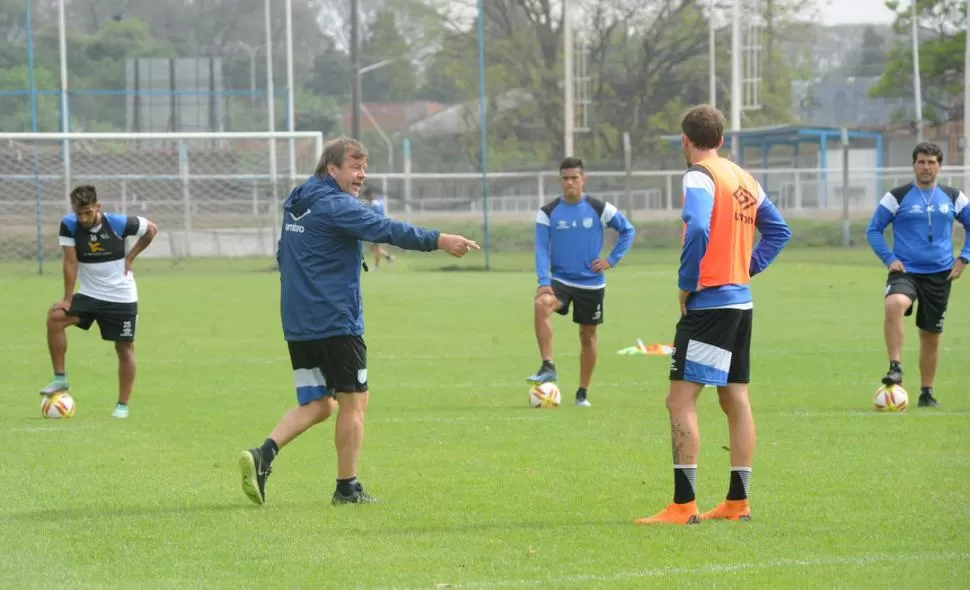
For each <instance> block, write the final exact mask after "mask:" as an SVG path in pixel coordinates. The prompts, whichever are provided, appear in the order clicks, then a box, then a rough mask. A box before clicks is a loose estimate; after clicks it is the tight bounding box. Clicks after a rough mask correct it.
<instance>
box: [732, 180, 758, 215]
mask: <svg viewBox="0 0 970 590" xmlns="http://www.w3.org/2000/svg"><path fill="white" fill-rule="evenodd" d="M734 200H736V201H737V202H738V205H739V206H740V207H741V210H742V211H744V210H747V209H750V208H751V207H753V206H754V204H755V202H756V200H757V199H755V198H754V195H752V194H751V193H750V192H748V189H746V188H744V187H743V186H739V187H738V190H736V191H734Z"/></svg>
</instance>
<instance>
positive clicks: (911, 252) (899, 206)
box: [866, 183, 970, 274]
mask: <svg viewBox="0 0 970 590" xmlns="http://www.w3.org/2000/svg"><path fill="white" fill-rule="evenodd" d="M968 204H970V201H968V200H967V196H966V195H964V194H963V192H962V191H960V190H958V189H955V188H953V187H949V186H945V185H942V184H938V185H936V186H934V187H933V188H932V189H921V188H920V187H918V186H916V184H915V183H909V184H906V185H903V186H899V187H896V188H894V189H892V190H891V191H889V192H888V193H886V194H885V196H883V198H882V200H881V201H879V206H878V207H876V210H875V212H874V213H873V214H872V219H871V220H870V221H869V227H868V228H866V239H867V240H869V245H870V246H871V247H872V251H873V252H875V253H876V256H878V257H879V260H881V261H882V263H883V264H885V265H886V266H889V265H890V264H892V263H893V262H895V261H896V260H899V261H900V262H902V263H903V266H904V267H905V268H906V271H907V272H912V273H917V274H930V273H936V272H943V271H946V270H950V268H952V267H953V263H954V257H953V222H954V220H956V221H959V222H960V223H961V224H962V225H963V228H964V239H963V250H961V251H960V255H961V256H966V257H968V258H970V207H968V206H967V205H968ZM889 224H892V226H893V246H892V248H891V249H890V247H889V245H888V244H887V243H886V238H885V237H884V235H883V232H884V231H885V229H886V226H887V225H889Z"/></svg>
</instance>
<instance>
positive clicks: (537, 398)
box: [529, 381, 562, 408]
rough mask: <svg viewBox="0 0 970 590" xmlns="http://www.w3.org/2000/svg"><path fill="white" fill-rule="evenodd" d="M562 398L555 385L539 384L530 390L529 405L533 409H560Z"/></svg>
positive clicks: (549, 383)
mask: <svg viewBox="0 0 970 590" xmlns="http://www.w3.org/2000/svg"><path fill="white" fill-rule="evenodd" d="M560 401H562V396H561V395H560V393H559V388H558V387H556V384H555V383H552V382H551V381H550V382H547V383H539V384H538V385H533V386H532V389H530V390H529V405H530V406H531V407H533V408H558V407H559V402H560Z"/></svg>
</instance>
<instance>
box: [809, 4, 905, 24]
mask: <svg viewBox="0 0 970 590" xmlns="http://www.w3.org/2000/svg"><path fill="white" fill-rule="evenodd" d="M823 2H824V3H827V6H825V7H824V8H822V20H823V22H824V23H825V24H829V25H835V24H848V23H891V22H893V13H892V12H890V11H889V9H888V8H886V2H885V1H884V0H823ZM903 4H907V3H906V2H905V1H904V2H903Z"/></svg>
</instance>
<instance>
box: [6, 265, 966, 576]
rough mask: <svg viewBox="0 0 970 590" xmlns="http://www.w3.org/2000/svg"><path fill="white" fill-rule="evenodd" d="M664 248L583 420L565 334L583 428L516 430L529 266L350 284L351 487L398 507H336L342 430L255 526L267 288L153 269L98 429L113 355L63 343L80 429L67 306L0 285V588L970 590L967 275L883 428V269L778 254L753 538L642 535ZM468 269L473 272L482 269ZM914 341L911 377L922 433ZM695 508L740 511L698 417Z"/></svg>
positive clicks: (14, 283) (665, 468)
mask: <svg viewBox="0 0 970 590" xmlns="http://www.w3.org/2000/svg"><path fill="white" fill-rule="evenodd" d="M676 260H677V252H675V251H673V250H643V249H639V250H635V251H633V252H632V253H631V254H630V255H629V256H628V258H627V260H626V261H625V262H624V264H623V265H621V266H620V267H618V268H616V269H614V270H612V271H610V273H609V287H608V290H607V298H606V305H605V318H606V324H605V325H604V326H603V327H602V328H601V331H600V336H599V347H600V361H599V365H598V367H597V369H596V374H595V376H594V383H593V387H592V388H591V390H590V400H591V402H592V403H593V406H592V407H591V408H586V409H583V408H577V407H575V406H573V405H571V403H569V402H571V399H572V393H573V391H574V389H575V385H576V376H577V371H578V359H577V353H578V338H577V331H576V328H575V326H574V325H573V324H571V323H570V321H569V320H567V319H563V318H557V320H556V322H555V330H556V350H557V355H556V357H557V358H556V360H557V364H558V365H559V368H560V386H561V387H562V389H563V393H564V399H565V400H566V401H567V403H566V404H564V405H563V406H562V407H561V408H559V409H557V410H532V409H529V408H528V407H527V390H528V388H527V385H526V384H525V382H524V378H525V376H527V375H529V374H530V373H531V372H533V371H534V370H535V368H536V367H537V363H538V358H537V352H536V348H535V342H534V337H533V333H532V307H531V301H532V295H533V293H534V289H535V281H534V276H533V275H532V273H531V272H529V266H530V260H529V258H528V256H526V255H514V254H497V255H495V256H494V257H493V259H492V261H493V263H494V266H495V269H496V272H492V273H484V272H441V268H442V267H450V266H451V265H452V261H451V259H449V258H448V257H446V256H445V255H444V254H441V253H434V254H409V255H406V256H403V257H402V259H401V260H399V262H398V263H397V264H396V265H395V266H393V267H391V268H389V269H382V270H381V272H379V273H369V274H367V275H365V276H364V279H363V284H364V297H365V304H366V321H367V341H368V344H369V357H370V370H369V380H370V383H371V387H372V396H371V402H370V413H369V415H368V421H367V432H366V437H365V441H364V452H363V457H362V466H361V472H360V477H361V479H362V481H363V482H364V484H365V485H366V486H367V488H368V490H369V491H370V492H371V493H373V494H374V495H376V496H378V497H379V498H380V499H381V500H382V503H381V504H379V505H373V506H359V507H358V506H344V507H332V506H331V505H330V504H329V500H330V494H331V493H332V490H333V485H334V477H335V470H336V466H335V462H336V459H335V455H334V451H333V443H332V437H333V426H332V423H325V424H323V425H320V426H318V427H317V428H315V429H313V430H311V431H310V432H309V433H307V434H306V435H304V437H302V438H300V439H298V440H297V441H296V442H294V443H293V444H292V445H290V446H289V447H287V448H285V449H284V450H283V451H282V452H281V454H280V456H279V458H278V459H277V461H276V462H275V464H274V472H273V475H272V477H271V478H270V480H269V486H268V492H267V494H268V502H267V504H266V505H265V506H263V507H257V506H254V505H252V504H251V503H250V502H249V501H248V500H247V499H246V498H245V496H244V495H243V493H242V491H241V490H240V487H239V481H238V473H237V470H236V462H235V458H236V455H237V453H238V452H239V451H240V450H241V449H244V448H246V447H249V446H253V445H256V444H258V443H260V442H261V441H262V440H263V438H265V436H266V435H267V433H268V432H269V431H270V429H271V428H272V427H273V425H274V424H275V423H276V421H277V420H278V419H279V417H280V416H281V415H282V414H283V412H284V411H285V410H286V409H287V408H288V407H290V406H291V405H292V404H293V403H294V399H295V398H294V394H293V388H292V377H291V371H290V368H289V365H288V357H287V354H286V348H285V345H284V343H283V342H282V338H281V331H280V326H279V313H278V309H279V300H278V289H279V278H278V275H277V274H276V273H275V272H270V271H269V268H268V267H269V264H268V261H238V262H231V263H228V264H226V265H217V264H215V263H212V262H194V261H193V262H190V263H187V264H180V265H178V266H176V267H172V266H171V265H170V264H168V263H161V262H147V261H146V262H145V263H144V264H142V265H141V266H140V267H138V268H137V269H136V272H137V275H138V281H139V290H140V294H141V303H140V306H141V307H140V312H141V315H140V323H139V326H138V342H139V344H138V355H139V362H140V372H139V375H138V381H137V383H136V388H135V393H134V396H133V398H132V406H131V417H130V418H129V419H128V420H127V421H120V420H115V419H112V418H111V417H110V414H111V410H112V407H113V403H114V401H115V396H116V364H115V359H114V356H113V351H112V349H111V347H110V345H108V344H107V343H103V342H101V341H100V338H99V336H98V334H97V332H96V329H95V331H94V332H93V333H83V332H81V331H79V330H77V329H72V331H71V332H70V333H69V342H70V348H69V352H68V370H69V376H70V379H71V383H72V393H73V395H74V396H75V399H76V400H77V403H78V410H77V414H76V416H75V417H74V418H73V419H71V420H62V421H47V420H42V419H41V418H40V417H39V404H40V400H39V396H38V395H37V393H36V392H37V390H38V388H39V387H41V386H42V385H44V384H45V383H46V382H47V380H48V379H49V377H50V366H49V361H48V357H47V351H46V345H45V340H44V315H45V312H46V309H47V307H48V306H49V305H50V303H51V302H52V301H53V300H54V299H56V298H57V297H58V295H59V293H60V291H61V285H60V277H59V273H58V267H57V266H56V264H55V265H54V266H51V267H50V271H49V273H48V274H47V275H45V276H43V277H36V276H29V275H27V274H26V273H25V272H22V270H14V271H13V272H0V277H3V278H0V290H2V294H3V295H2V301H3V305H2V309H0V322H2V325H3V326H4V328H5V337H4V338H3V340H2V341H0V359H2V367H3V380H2V383H3V385H2V388H0V403H2V407H3V408H4V410H3V412H2V414H0V429H2V432H3V434H4V436H3V441H4V444H3V447H4V458H3V462H2V472H3V486H2V488H3V492H4V493H3V500H4V501H3V502H2V504H0V588H42V587H43V588H46V587H49V588H284V587H286V588H289V587H301V588H324V587H362V588H435V587H462V588H517V587H535V586H542V587H550V588H645V587H663V588H670V587H678V588H681V587H682V588H710V587H726V588H824V589H826V590H828V589H831V588H930V587H932V588H965V587H966V586H965V584H966V580H967V577H968V575H970V542H968V533H967V530H968V528H970V504H968V502H967V500H966V496H965V493H966V490H967V489H968V486H970V396H968V395H967V394H968V389H967V384H966V381H964V379H965V376H966V351H967V350H968V348H970V305H968V304H967V303H968V301H970V277H966V278H964V279H963V280H962V281H961V282H959V283H958V284H957V285H955V287H954V291H953V296H952V299H951V305H950V311H949V313H948V314H947V332H946V334H945V336H944V341H943V351H942V358H941V368H940V373H939V377H938V379H937V384H936V395H937V398H938V399H939V400H940V402H941V404H942V407H941V408H940V409H938V410H925V409H919V408H916V407H912V408H911V409H910V410H909V411H907V412H906V413H904V414H879V413H876V412H875V411H873V410H872V406H871V398H872V393H873V391H874V390H875V388H876V386H877V384H878V378H879V376H881V374H882V373H883V372H884V371H885V368H886V367H885V364H886V362H885V353H884V351H883V344H882V309H881V300H882V285H883V280H884V272H883V270H881V269H880V267H879V265H878V262H877V261H876V260H875V258H874V257H873V256H872V255H871V253H869V252H867V251H862V250H852V251H838V250H821V249H819V250H815V249H807V248H806V249H792V250H789V251H788V252H786V253H784V254H783V255H782V256H781V258H780V259H779V260H778V261H777V262H776V264H775V265H774V266H773V267H772V268H771V269H769V271H768V272H767V273H766V274H765V275H763V276H761V277H757V278H756V279H755V280H754V283H753V289H754V292H755V306H756V307H755V309H756V311H755V334H754V343H753V350H754V354H753V368H752V370H753V386H752V389H751V396H752V403H753V406H754V410H755V418H756V421H757V425H758V434H759V447H758V452H757V455H756V460H755V468H754V474H753V479H752V507H753V511H754V519H755V520H754V521H752V522H750V523H704V524H702V525H700V526H695V527H687V528H647V527H635V526H633V525H632V524H631V523H632V521H633V519H634V518H637V517H640V516H646V515H648V514H650V513H652V512H654V511H656V510H659V509H660V508H662V507H663V506H664V505H665V504H666V503H667V502H669V501H670V498H671V494H672V473H671V461H670V442H669V426H668V422H667V415H666V410H665V407H664V396H665V394H666V387H667V381H666V375H667V361H666V359H664V358H656V357H626V356H619V355H617V354H616V351H617V350H618V349H620V348H623V347H626V346H629V345H631V344H633V343H634V342H635V339H636V338H637V337H640V338H642V339H643V340H644V341H646V342H669V341H670V339H671V338H672V335H673V326H674V322H675V320H676V314H677V304H676V283H675V272H676V266H675V264H676ZM470 264H473V263H471V262H461V263H458V264H457V267H459V268H460V267H463V266H464V267H467V266H468V265H470ZM915 345H916V332H915V328H914V327H913V326H912V322H911V321H907V343H906V353H905V358H904V366H905V368H906V369H907V378H908V379H907V385H908V389H909V390H910V393H911V398H912V401H913V402H914V406H915V398H916V393H917V387H916V386H917V384H918V383H917V380H918V372H917V362H916V346H915ZM701 402H702V403H701V410H700V411H701V429H702V436H703V442H702V451H701V460H700V463H699V471H698V486H699V489H698V501H699V504H700V505H701V509H702V510H706V509H709V508H710V507H711V506H713V505H714V504H715V503H716V502H718V501H719V500H720V499H721V498H723V495H724V493H725V492H726V490H727V483H728V468H729V460H728V453H727V451H726V450H725V445H726V441H727V429H726V424H725V420H724V418H723V416H722V414H721V413H720V410H719V408H718V406H717V402H716V397H715V395H714V394H713V393H712V392H711V391H710V390H707V391H705V393H704V394H703V397H702V399H701Z"/></svg>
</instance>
